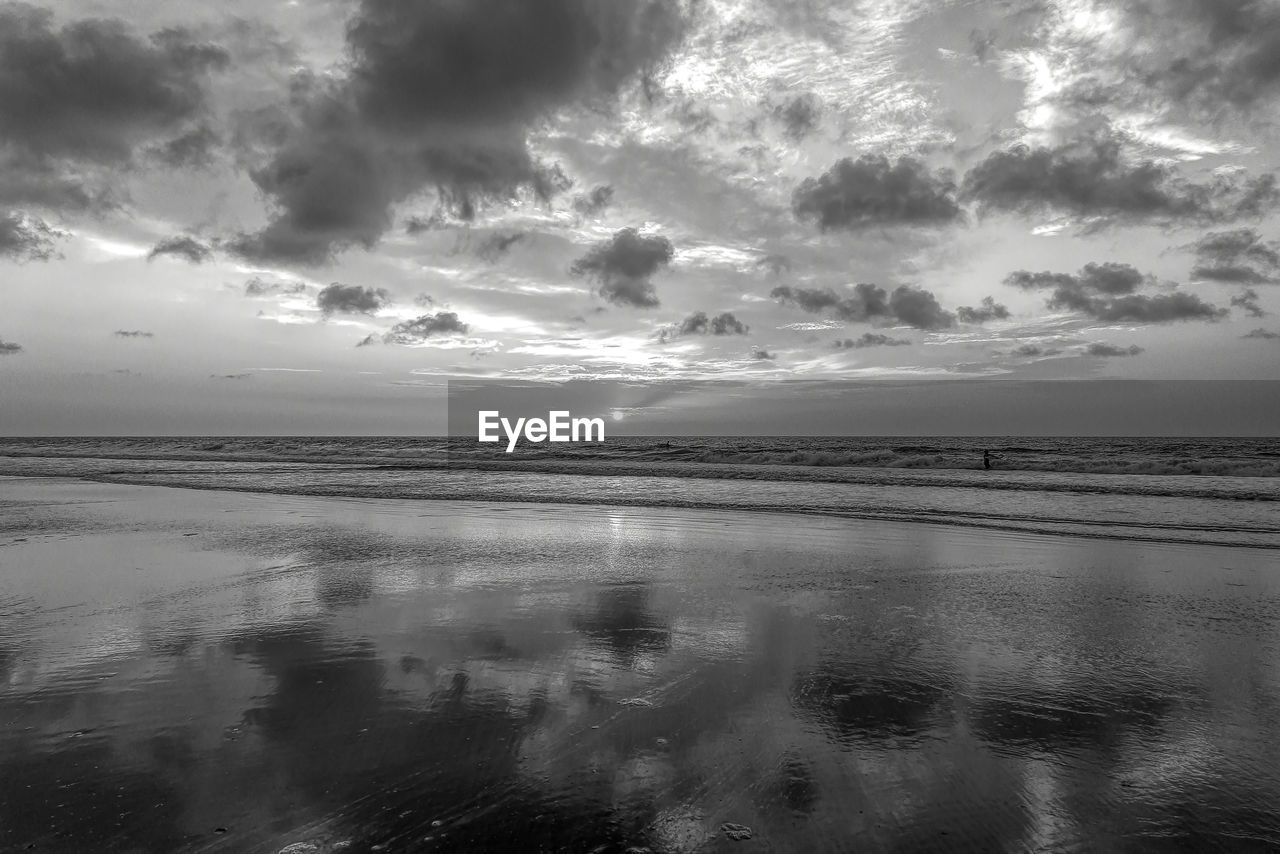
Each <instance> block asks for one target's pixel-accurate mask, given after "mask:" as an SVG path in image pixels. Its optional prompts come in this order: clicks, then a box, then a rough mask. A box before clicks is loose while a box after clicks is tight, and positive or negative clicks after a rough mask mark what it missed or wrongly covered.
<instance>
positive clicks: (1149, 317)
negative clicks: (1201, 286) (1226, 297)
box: [1050, 293, 1227, 323]
mask: <svg viewBox="0 0 1280 854" xmlns="http://www.w3.org/2000/svg"><path fill="white" fill-rule="evenodd" d="M1050 307H1053V306H1052V305H1051V306H1050ZM1085 313H1086V314H1089V315H1091V316H1092V317H1094V318H1095V319H1097V320H1101V321H1104V322H1107V323H1172V322H1174V321H1179V320H1209V321H1213V320H1218V319H1219V318H1222V317H1225V316H1226V315H1227V310H1226V309H1225V308H1218V307H1217V306H1214V305H1211V304H1209V303H1206V302H1204V301H1203V300H1201V299H1200V297H1198V296H1196V295H1194V294H1188V293H1172V294H1156V295H1155V296H1146V295H1144V294H1134V295H1132V296H1127V297H1117V298H1116V299H1112V300H1096V301H1094V302H1092V303H1091V304H1090V305H1089V307H1088V308H1087V309H1085Z"/></svg>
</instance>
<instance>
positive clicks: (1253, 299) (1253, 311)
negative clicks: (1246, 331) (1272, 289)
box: [1231, 288, 1266, 317]
mask: <svg viewBox="0 0 1280 854" xmlns="http://www.w3.org/2000/svg"><path fill="white" fill-rule="evenodd" d="M1231 307H1232V308H1239V309H1243V310H1244V312H1245V313H1246V314H1248V315H1249V316H1250V317H1263V316H1265V315H1266V312H1265V311H1263V310H1262V306H1261V305H1260V304H1259V303H1258V292H1257V291H1255V290H1254V289H1253V288H1245V290H1244V291H1243V292H1242V293H1241V294H1240V295H1239V296H1234V297H1232V298H1231Z"/></svg>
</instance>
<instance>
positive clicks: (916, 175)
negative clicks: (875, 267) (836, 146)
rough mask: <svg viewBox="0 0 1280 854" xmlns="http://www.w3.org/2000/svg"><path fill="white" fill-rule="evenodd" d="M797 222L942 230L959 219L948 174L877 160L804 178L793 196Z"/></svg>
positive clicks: (866, 158) (907, 161)
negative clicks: (946, 224) (916, 226)
mask: <svg viewBox="0 0 1280 854" xmlns="http://www.w3.org/2000/svg"><path fill="white" fill-rule="evenodd" d="M791 209H792V211H793V212H794V213H795V215H796V217H797V218H798V219H801V220H813V221H816V222H817V223H818V227H819V228H821V229H822V230H823V231H830V230H833V229H849V230H855V229H859V228H867V227H872V226H878V225H943V224H945V223H949V222H954V221H956V220H958V219H961V218H962V216H963V214H962V213H961V211H960V207H959V205H957V204H956V199H955V182H954V181H953V180H952V179H951V175H950V173H948V172H946V171H938V172H934V173H931V172H930V171H929V169H928V167H927V166H925V165H924V164H923V163H921V162H920V161H918V160H913V159H911V158H909V157H903V158H900V159H899V160H898V162H897V163H896V164H894V163H890V162H889V160H888V158H886V157H884V156H881V155H870V154H868V155H863V156H862V157H859V158H858V159H857V160H851V159H850V158H847V157H846V158H844V159H843V160H839V161H837V162H836V164H835V165H834V166H832V167H831V168H830V169H829V170H828V171H827V172H825V173H823V174H822V175H821V176H820V177H818V178H806V179H805V180H804V181H802V182H801V183H800V186H798V187H796V189H795V192H793V193H792V196H791Z"/></svg>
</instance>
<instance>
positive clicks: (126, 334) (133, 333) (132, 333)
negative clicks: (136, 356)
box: [111, 329, 156, 338]
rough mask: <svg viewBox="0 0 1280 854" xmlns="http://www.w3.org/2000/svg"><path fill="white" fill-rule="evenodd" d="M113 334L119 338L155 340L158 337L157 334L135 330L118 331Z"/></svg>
mask: <svg viewBox="0 0 1280 854" xmlns="http://www.w3.org/2000/svg"><path fill="white" fill-rule="evenodd" d="M111 334H112V335H115V336H116V337H117V338H154V337H156V336H155V333H153V332H142V331H140V330H138V329H133V330H125V329H117V330H116V331H115V332H113V333H111Z"/></svg>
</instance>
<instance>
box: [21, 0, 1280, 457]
mask: <svg viewBox="0 0 1280 854" xmlns="http://www.w3.org/2000/svg"><path fill="white" fill-rule="evenodd" d="M1277 57H1280V3H1276V2H1268V0H1255V2H1246V0H1125V2H1119V0H1111V1H1110V2H1085V0H1026V2H1022V0H990V2H986V3H982V2H950V3H948V2H940V0H930V2H913V0H862V1H861V2H838V3H824V2H822V0H799V2H793V0H741V2H721V1H720V0H706V2H684V3H680V2H674V0H671V2H667V0H536V2H535V0H363V2H358V0H311V2H304V0H291V2H276V0H254V2H248V0H219V2H218V3H212V2H201V3H193V2H189V0H164V2H159V0H75V2H71V0H65V2H64V0H58V1H57V2H47V3H42V4H37V5H26V4H10V3H0V394H2V395H3V400H2V402H0V408H2V410H3V411H0V432H4V433H8V434H11V435H12V434H38V433H66V432H84V433H95V432H103V433H107V432H138V433H145V432H155V433H169V432H180V433H192V432H194V433H201V432H206V433H228V432H296V433H307V432H386V433H403V432H414V431H415V430H414V428H415V425H416V424H417V423H418V418H419V415H420V414H421V413H422V412H424V411H425V410H427V409H430V408H431V407H433V406H438V405H439V404H440V403H441V402H442V401H443V391H442V390H443V388H444V386H443V383H444V382H446V381H447V380H449V379H450V378H463V377H495V378H509V379H566V378H574V379H593V378H594V379H608V380H619V379H644V380H649V381H663V380H674V379H678V380H692V379H724V380H734V381H748V382H760V381H775V380H779V379H785V380H792V381H795V380H804V381H821V380H831V379H846V380H848V379H872V378H889V379H905V378H912V379H923V378H948V377H950V378H955V377H965V378H996V377H1005V378H1018V379H1063V378H1076V379H1083V378H1130V379H1277V378H1280V322H1278V321H1277V320H1276V319H1275V316H1274V314H1273V313H1274V312H1275V311H1277V310H1280V300H1278V299H1277V293H1280V287H1278V285H1280V230H1278V229H1277V228H1276V224H1277V221H1278V216H1277V208H1278V207H1280V187H1277V184H1276V177H1275V170H1276V169H1277V166H1280V163H1278V162H1277V160H1278V158H1277V152H1280V149H1278V148H1277V145H1276V140H1277V134H1280V128H1277V127H1276V126H1275V123H1274V117H1275V116H1276V115H1280V113H1278V112H1277V106H1280V59H1277ZM424 423H425V422H424ZM431 423H435V424H438V423H439V422H438V420H436V421H432V422H431ZM428 432H431V430H428ZM730 432H732V431H730Z"/></svg>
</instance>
